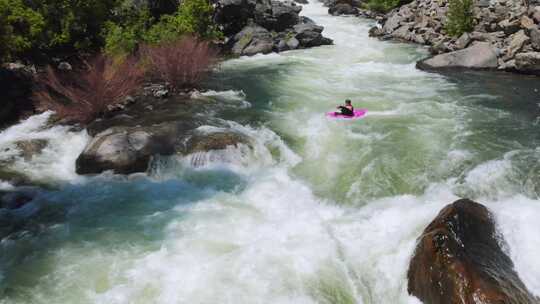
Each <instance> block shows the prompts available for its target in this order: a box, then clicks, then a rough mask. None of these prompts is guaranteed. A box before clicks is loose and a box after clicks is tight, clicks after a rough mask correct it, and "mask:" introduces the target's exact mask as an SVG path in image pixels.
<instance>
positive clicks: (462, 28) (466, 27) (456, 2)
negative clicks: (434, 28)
mask: <svg viewBox="0 0 540 304" xmlns="http://www.w3.org/2000/svg"><path fill="white" fill-rule="evenodd" d="M446 17H447V21H446V25H445V29H446V31H447V32H448V34H450V35H452V36H456V37H457V36H460V35H462V34H463V33H466V32H470V31H472V30H473V0H450V3H449V6H448V12H447V13H446Z"/></svg>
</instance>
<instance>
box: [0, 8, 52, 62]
mask: <svg viewBox="0 0 540 304" xmlns="http://www.w3.org/2000/svg"><path fill="white" fill-rule="evenodd" d="M44 27H45V20H44V18H43V16H42V15H41V14H40V13H38V12H36V11H34V10H33V9H31V8H29V7H27V6H26V5H25V4H24V3H23V2H22V0H0V60H6V61H7V60H12V59H13V57H14V56H16V54H22V53H25V52H28V51H29V50H31V49H32V48H33V47H36V46H37V39H38V37H39V36H40V34H41V33H42V31H43V29H44Z"/></svg>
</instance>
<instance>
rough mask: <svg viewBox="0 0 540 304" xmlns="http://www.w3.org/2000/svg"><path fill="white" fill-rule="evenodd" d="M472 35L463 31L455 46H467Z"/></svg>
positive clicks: (460, 47)
mask: <svg viewBox="0 0 540 304" xmlns="http://www.w3.org/2000/svg"><path fill="white" fill-rule="evenodd" d="M471 40H472V39H471V35H470V34H469V33H463V34H462V35H461V36H459V38H458V39H457V40H456V43H455V46H456V48H457V49H458V50H461V49H464V48H466V47H467V46H468V45H469V43H471Z"/></svg>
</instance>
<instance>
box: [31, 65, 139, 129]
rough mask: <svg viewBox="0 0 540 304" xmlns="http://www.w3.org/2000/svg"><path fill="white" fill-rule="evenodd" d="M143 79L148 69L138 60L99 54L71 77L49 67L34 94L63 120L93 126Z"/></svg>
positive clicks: (41, 77)
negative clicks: (95, 121)
mask: <svg viewBox="0 0 540 304" xmlns="http://www.w3.org/2000/svg"><path fill="white" fill-rule="evenodd" d="M143 80H144V70H143V69H142V68H141V67H140V64H139V63H138V60H137V59H135V58H133V57H129V58H126V59H124V60H122V61H114V60H112V59H111V58H108V57H106V56H104V55H99V56H96V57H95V58H94V59H92V60H90V61H88V62H86V68H85V69H82V70H79V71H76V72H72V73H70V74H69V75H60V74H58V73H57V72H56V71H55V70H54V69H52V68H51V67H49V68H48V69H47V71H46V73H45V74H44V75H42V76H40V77H38V83H39V84H40V87H41V89H40V90H37V91H36V92H35V93H34V100H35V101H36V102H38V103H39V105H40V106H42V107H44V108H46V109H48V110H52V111H55V112H56V114H57V115H58V116H59V117H61V118H65V119H68V120H72V121H76V122H80V123H89V122H91V121H92V120H94V119H96V118H98V117H100V116H101V115H103V114H104V113H105V112H106V111H107V110H108V108H109V107H110V106H113V105H115V104H117V103H119V102H121V101H123V100H124V99H125V98H126V97H127V96H128V95H130V94H132V93H133V92H134V91H135V90H137V89H138V88H139V87H140V86H141V85H142V83H143Z"/></svg>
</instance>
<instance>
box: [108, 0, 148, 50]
mask: <svg viewBox="0 0 540 304" xmlns="http://www.w3.org/2000/svg"><path fill="white" fill-rule="evenodd" d="M121 16H122V17H123V18H121V21H119V22H118V23H115V22H112V21H109V22H107V23H106V25H105V51H106V53H107V54H110V55H116V56H118V55H123V54H126V53H132V52H133V51H134V50H135V49H136V48H137V46H138V45H139V43H140V42H141V41H143V40H144V39H145V38H144V37H145V35H146V33H147V31H148V28H149V27H150V25H151V23H152V21H153V18H152V17H151V16H150V12H149V11H148V10H147V9H144V8H143V9H141V10H139V11H133V10H130V12H129V13H125V12H124V13H123V14H121Z"/></svg>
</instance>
